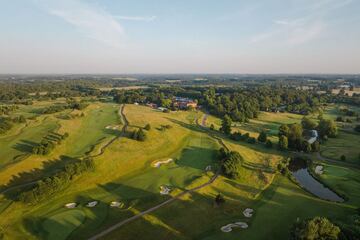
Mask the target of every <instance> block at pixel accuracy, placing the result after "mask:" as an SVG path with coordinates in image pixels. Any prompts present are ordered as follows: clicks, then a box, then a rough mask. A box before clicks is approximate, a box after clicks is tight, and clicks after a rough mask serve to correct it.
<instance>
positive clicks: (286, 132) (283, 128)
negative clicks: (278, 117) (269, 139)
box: [279, 124, 290, 136]
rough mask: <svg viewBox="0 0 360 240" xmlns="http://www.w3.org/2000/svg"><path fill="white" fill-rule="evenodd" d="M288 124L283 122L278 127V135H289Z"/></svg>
mask: <svg viewBox="0 0 360 240" xmlns="http://www.w3.org/2000/svg"><path fill="white" fill-rule="evenodd" d="M289 131H290V129H289V126H288V125H286V124H283V125H281V126H280V127H279V136H281V135H284V136H288V135H289Z"/></svg>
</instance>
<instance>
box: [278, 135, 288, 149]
mask: <svg viewBox="0 0 360 240" xmlns="http://www.w3.org/2000/svg"><path fill="white" fill-rule="evenodd" d="M279 149H280V150H287V149H288V138H287V137H286V136H284V135H281V136H280V137H279Z"/></svg>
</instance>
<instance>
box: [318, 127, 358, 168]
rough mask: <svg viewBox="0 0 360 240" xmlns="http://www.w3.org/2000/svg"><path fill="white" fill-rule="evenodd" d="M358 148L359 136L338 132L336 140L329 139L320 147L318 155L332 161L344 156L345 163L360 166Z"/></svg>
mask: <svg viewBox="0 0 360 240" xmlns="http://www.w3.org/2000/svg"><path fill="white" fill-rule="evenodd" d="M359 146H360V135H359V134H356V133H348V132H345V131H339V134H338V136H337V137H336V138H329V139H328V141H327V142H326V143H325V144H323V145H322V146H321V149H320V153H321V155H322V156H324V157H328V158H331V159H334V160H340V157H341V156H342V155H344V156H345V157H346V161H347V162H351V163H356V164H360V159H359V157H360V149H359Z"/></svg>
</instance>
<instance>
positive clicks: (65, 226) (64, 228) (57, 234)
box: [42, 209, 85, 240]
mask: <svg viewBox="0 0 360 240" xmlns="http://www.w3.org/2000/svg"><path fill="white" fill-rule="evenodd" d="M84 219H85V213H84V212H83V211H82V210H78V209H73V210H68V211H65V212H61V213H58V214H56V215H53V216H51V217H49V218H47V219H46V220H45V221H44V222H43V224H42V227H43V229H44V230H45V231H46V232H47V236H46V238H47V239H52V240H63V239H66V238H67V237H68V236H69V234H70V233H71V232H72V231H74V230H75V229H76V228H77V227H79V226H80V225H81V224H82V223H83V221H84Z"/></svg>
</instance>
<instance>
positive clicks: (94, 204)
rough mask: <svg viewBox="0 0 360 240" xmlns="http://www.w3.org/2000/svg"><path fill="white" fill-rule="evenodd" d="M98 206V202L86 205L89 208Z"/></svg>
mask: <svg viewBox="0 0 360 240" xmlns="http://www.w3.org/2000/svg"><path fill="white" fill-rule="evenodd" d="M97 204H98V201H92V202H88V203H87V204H86V206H87V207H95V206H96V205H97Z"/></svg>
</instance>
